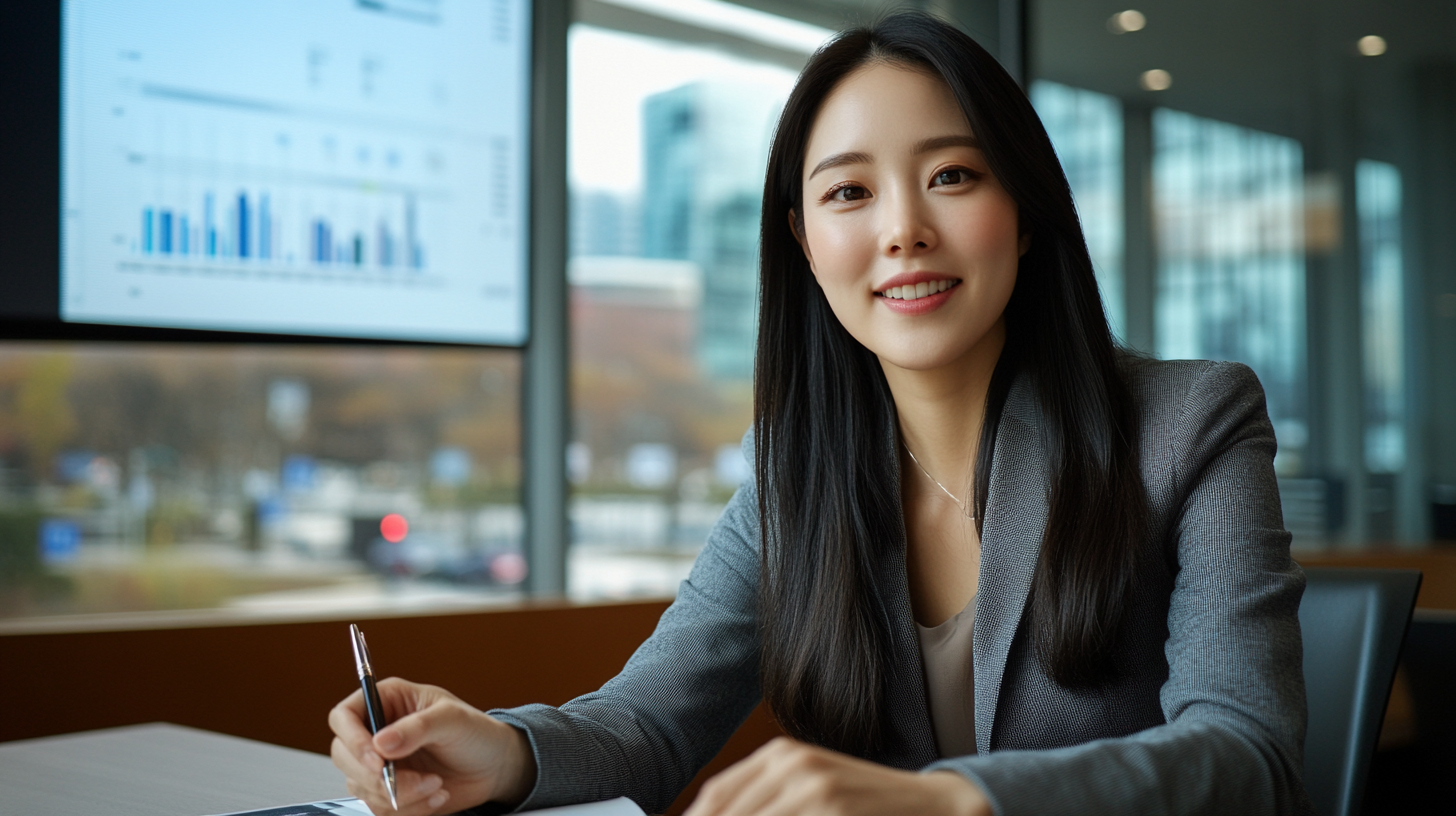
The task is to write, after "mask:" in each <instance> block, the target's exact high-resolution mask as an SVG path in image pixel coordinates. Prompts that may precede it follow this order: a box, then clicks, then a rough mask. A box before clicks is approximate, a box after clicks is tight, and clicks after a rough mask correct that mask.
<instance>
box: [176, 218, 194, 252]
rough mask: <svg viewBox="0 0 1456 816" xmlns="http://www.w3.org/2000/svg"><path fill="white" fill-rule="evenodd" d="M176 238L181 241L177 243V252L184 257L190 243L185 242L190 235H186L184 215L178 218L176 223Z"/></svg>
mask: <svg viewBox="0 0 1456 816" xmlns="http://www.w3.org/2000/svg"><path fill="white" fill-rule="evenodd" d="M177 237H178V238H180V239H181V240H179V241H178V242H177V245H178V248H177V251H178V252H179V253H180V254H182V255H186V254H187V250H188V249H190V248H191V247H190V246H189V243H190V242H189V241H188V240H187V239H188V238H190V237H191V235H190V234H189V233H188V230H187V216H185V215H184V216H182V217H180V218H179V219H178V221H177Z"/></svg>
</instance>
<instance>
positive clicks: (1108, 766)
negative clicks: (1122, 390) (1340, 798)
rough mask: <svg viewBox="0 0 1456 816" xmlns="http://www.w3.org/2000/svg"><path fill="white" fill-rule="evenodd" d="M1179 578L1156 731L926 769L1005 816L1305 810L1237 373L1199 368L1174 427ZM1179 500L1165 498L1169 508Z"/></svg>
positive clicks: (1258, 426)
mask: <svg viewBox="0 0 1456 816" xmlns="http://www.w3.org/2000/svg"><path fill="white" fill-rule="evenodd" d="M1174 438H1175V442H1174V445H1175V448H1174V450H1173V455H1174V460H1173V461H1174V463H1175V464H1174V468H1175V482H1174V484H1175V490H1177V491H1179V493H1181V495H1182V496H1183V502H1182V507H1181V514H1179V512H1178V509H1177V508H1175V509H1174V515H1173V521H1172V522H1170V528H1169V529H1171V530H1172V535H1173V536H1175V537H1176V538H1175V540H1174V541H1173V542H1170V546H1172V545H1175V546H1176V550H1175V552H1176V557H1177V564H1178V573H1177V577H1176V580H1175V583H1174V589H1173V593H1172V597H1171V604H1170V607H1169V611H1168V640H1167V642H1166V645H1165V648H1164V653H1165V655H1166V657H1167V661H1168V679H1167V681H1166V682H1165V683H1164V685H1163V686H1162V689H1161V693H1160V702H1161V706H1162V709H1163V714H1164V717H1165V719H1166V724H1165V725H1160V726H1156V727H1153V728H1149V729H1147V730H1144V731H1141V732H1138V733H1136V734H1132V735H1129V736H1126V737H1119V738H1112V739H1105V740H1098V741H1095V742H1091V743H1086V744H1082V745H1076V746H1071V747H1066V748H1059V749H1053V750H1047V751H1001V752H992V753H990V754H985V755H979V756H971V757H959V758H953V759H947V760H943V761H940V762H936V763H934V764H932V765H930V766H927V768H926V769H925V770H927V771H931V770H950V771H954V772H957V773H960V774H963V775H965V776H966V777H968V778H970V779H971V780H972V781H974V782H976V783H977V784H978V785H980V787H981V788H982V790H984V791H985V792H986V794H987V795H988V796H989V797H990V799H991V800H992V803H993V805H994V807H995V811H996V813H998V814H1001V815H1002V816H1014V815H1015V814H1023V813H1025V814H1031V813H1139V814H1202V813H1207V814H1219V813H1246V814H1257V813H1270V814H1274V813H1281V814H1282V813H1307V812H1309V811H1310V805H1309V800H1308V797H1307V796H1306V794H1305V792H1304V785H1303V781H1302V767H1303V753H1304V730H1305V720H1306V711H1305V697H1304V674H1303V648H1302V644H1301V640H1300V632H1299V616H1298V613H1299V601H1300V597H1301V596H1302V595H1303V592H1304V573H1303V572H1302V571H1301V570H1300V568H1299V567H1298V565H1297V564H1295V563H1294V562H1293V561H1292V560H1291V558H1290V555H1289V540H1290V536H1289V533H1288V532H1286V531H1285V530H1284V523H1283V517H1282V513H1281V510H1280V505H1279V488H1278V484H1277V483H1276V481H1275V478H1274V469H1273V458H1274V449H1275V441H1274V432H1273V428H1272V426H1271V425H1270V423H1269V419H1268V415H1267V412H1266V409H1265V405H1264V393H1263V389H1262V388H1261V387H1260V385H1259V381H1258V379H1257V378H1256V377H1255V376H1254V373H1253V372H1252V371H1251V370H1249V369H1248V368H1247V367H1245V366H1243V365H1239V364H1232V363H1219V364H1213V365H1210V366H1209V367H1208V368H1207V369H1205V370H1204V371H1203V372H1202V374H1201V376H1199V377H1198V378H1197V379H1196V381H1195V382H1194V384H1193V385H1192V387H1191V388H1190V390H1189V393H1188V394H1187V397H1186V400H1185V401H1184V404H1183V407H1182V409H1181V413H1180V416H1179V420H1178V423H1177V425H1176V426H1175V427H1174ZM1179 493H1175V494H1174V495H1175V496H1176V495H1179Z"/></svg>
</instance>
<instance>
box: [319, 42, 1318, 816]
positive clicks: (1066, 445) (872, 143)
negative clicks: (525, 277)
mask: <svg viewBox="0 0 1456 816" xmlns="http://www.w3.org/2000/svg"><path fill="white" fill-rule="evenodd" d="M762 259H763V260H762V281H761V283H762V287H761V291H762V303H761V326H760V332H759V345H758V360H757V368H756V372H757V373H756V379H755V405H754V412H755V425H754V430H753V432H752V434H751V438H746V439H745V445H746V447H747V448H748V451H747V452H748V453H749V455H751V456H752V461H754V463H755V468H756V478H755V479H754V481H753V483H751V484H747V485H745V486H744V487H743V488H742V489H741V490H740V491H739V492H738V494H737V495H736V496H735V497H734V499H733V501H732V502H731V503H730V504H729V506H728V508H727V510H726V511H725V512H724V515H723V518H722V520H721V521H720V522H719V524H718V526H717V527H716V528H715V530H714V532H713V534H712V536H711V537H710V540H709V542H708V544H707V546H706V547H705V548H704V550H703V553H702V555H701V556H700V557H699V559H698V562H697V564H696V565H695V566H694V568H693V572H692V576H691V577H690V578H689V580H688V581H687V582H685V583H684V584H683V586H682V588H681V590H680V592H679V595H678V598H677V601H676V602H675V603H674V604H673V606H672V607H671V608H670V609H669V610H668V611H667V612H666V613H665V614H664V616H663V618H662V620H661V622H660V623H659V625H658V628H657V631H656V632H655V633H654V634H653V636H652V638H651V639H649V640H648V641H647V642H646V643H645V644H644V645H643V646H642V647H641V649H639V650H638V652H637V654H636V655H634V656H633V658H632V660H631V661H630V662H629V663H628V665H627V667H626V668H625V669H624V670H623V672H622V674H621V675H619V676H618V677H617V678H615V679H614V680H612V681H611V682H609V683H608V684H607V685H606V686H604V687H603V688H602V689H601V690H600V691H597V692H595V693H592V694H588V695H586V696H584V697H581V698H579V699H577V700H574V701H572V702H571V703H568V704H567V705H565V706H562V707H561V708H559V709H557V708H550V707H547V706H525V707H522V708H517V709H511V710H507V711H493V712H490V713H489V714H485V713H481V712H479V711H477V710H475V709H472V708H470V707H469V706H467V705H465V704H464V703H462V702H460V701H459V700H457V699H455V698H453V697H451V696H450V695H449V694H448V693H447V692H444V691H442V690H440V689H435V688H432V687H428V686H418V685H415V684H411V683H407V682H405V681H401V680H390V681H386V682H385V683H383V684H381V693H382V694H383V695H384V696H385V706H386V708H387V709H388V710H389V713H390V716H391V719H393V720H394V724H393V725H391V726H390V727H389V728H386V729H384V730H382V731H381V732H380V733H379V735H377V736H376V737H375V738H374V739H373V740H372V741H371V740H370V737H369V734H368V733H367V731H365V730H364V728H363V726H362V724H361V721H360V717H361V714H362V705H361V703H360V701H359V695H358V694H355V695H354V696H353V697H351V698H349V699H348V700H345V701H344V702H343V703H340V705H339V706H338V707H337V708H336V709H335V710H334V711H333V712H332V714H331V716H330V722H331V724H332V726H333V728H334V730H335V732H336V734H337V735H338V738H337V739H336V740H335V741H334V750H333V754H334V759H335V762H336V764H338V765H339V767H340V768H341V769H342V770H344V772H345V773H346V774H347V775H348V777H349V784H350V789H351V790H352V791H353V792H354V793H355V794H356V795H358V796H360V797H362V798H364V799H366V800H367V801H368V802H369V804H370V805H371V806H372V807H374V808H375V810H376V812H388V804H387V800H386V799H384V798H383V791H382V789H381V786H380V784H379V769H380V767H381V762H382V759H381V757H388V758H393V759H403V760H404V762H403V766H404V768H405V770H402V771H401V772H400V783H401V791H400V802H401V812H403V813H408V814H415V813H434V812H450V811H454V810H459V809H461V808H463V807H467V806H471V805H475V804H479V803H481V802H485V801H495V802H503V803H507V804H510V805H517V804H524V805H525V806H527V807H532V808H534V807H543V806H548V805H555V804H564V803H568V802H577V801H589V800H594V799H602V798H608V797H612V796H619V795H627V796H631V797H632V798H634V799H636V800H637V801H638V803H639V804H641V805H642V806H643V807H644V808H646V809H647V810H648V811H653V810H661V809H663V808H665V807H666V806H667V805H668V804H669V803H670V802H671V801H672V800H673V798H674V797H675V796H676V795H677V793H678V792H679V791H680V790H681V789H682V788H683V787H684V786H685V785H686V784H687V783H688V782H689V781H690V780H691V779H692V777H693V775H694V774H695V773H696V772H697V771H698V769H699V768H701V767H702V766H703V765H704V764H705V763H706V762H707V761H708V760H709V759H711V758H712V757H713V756H714V754H715V753H716V752H717V751H718V749H719V748H720V747H721V746H722V744H723V743H724V741H725V740H726V739H727V738H728V737H729V736H730V735H731V734H732V732H733V731H734V729H735V728H736V727H737V726H738V725H739V723H741V722H742V721H743V719H744V718H745V717H746V716H747V715H748V713H749V711H750V710H751V709H752V708H753V707H754V705H755V704H757V702H758V701H759V700H760V699H765V700H767V702H768V703H769V705H770V707H771V709H772V710H773V712H774V714H775V716H776V717H777V718H778V720H779V722H780V723H781V724H782V725H783V726H784V728H785V729H786V731H788V733H789V734H791V735H792V736H793V737H794V739H785V740H780V741H777V742H775V743H772V744H770V745H769V746H767V747H765V748H763V749H761V750H760V751H759V752H758V753H756V754H755V755H753V756H752V757H750V758H748V759H746V760H744V761H743V762H741V763H739V764H738V765H736V766H734V767H733V768H730V769H729V770H728V771H726V772H724V773H723V774H721V775H720V776H718V777H716V778H715V779H713V780H711V781H710V782H709V783H708V784H707V785H706V786H705V787H704V789H703V792H702V794H701V795H700V796H699V797H698V800H697V802H695V804H694V806H693V809H692V810H691V811H690V813H691V814H693V816H714V815H720V814H721V815H725V816H726V814H750V813H752V814H811V813H836V814H848V813H865V814H871V813H873V814H884V813H926V814H939V813H943V814H982V813H993V812H994V813H1000V814H1012V813H1023V812H1024V813H1070V812H1096V813H1103V812H1106V813H1162V812H1168V813H1194V812H1210V813H1229V812H1239V813H1256V812H1281V813H1283V812H1301V811H1305V810H1307V809H1308V804H1307V800H1306V798H1305V795H1304V791H1303V786H1302V783H1301V781H1300V767H1301V762H1302V759H1301V755H1302V747H1303V738H1304V720H1305V713H1304V712H1305V708H1304V687H1303V678H1302V674H1301V647H1300V636H1299V624H1298V619H1297V609H1298V604H1299V599H1300V595H1301V593H1302V591H1303V576H1302V574H1301V572H1300V571H1299V569H1298V567H1297V566H1296V565H1295V564H1294V563H1293V562H1292V561H1291V560H1290V558H1289V551H1288V543H1289V536H1288V533H1286V532H1285V531H1284V529H1283V524H1282V521H1281V518H1280V511H1279V503H1278V493H1277V488H1276V485H1275V481H1274V474H1273V468H1272V460H1273V455H1274V447H1275V443H1274V436H1273V432H1272V430H1271V428H1270V424H1269V421H1268V418H1267V415H1266V411H1265V408H1264V398H1263V393H1262V391H1261V389H1260V387H1259V384H1258V381H1257V380H1256V379H1255V377H1254V376H1253V374H1252V373H1251V372H1250V371H1249V370H1248V369H1247V368H1244V367H1243V366H1239V365H1236V364H1217V363H1206V362H1178V363H1157V362H1152V361H1146V360H1142V359H1138V358H1135V357H1132V356H1130V355H1126V354H1122V353H1119V352H1118V351H1117V350H1116V349H1115V347H1114V345H1113V342H1112V339H1111V336H1110V334H1109V332H1108V329H1107V322H1106V319H1105V316H1104V313H1103V310H1102V304H1101V301H1100V300H1099V297H1098V293H1097V287H1096V282H1095V280H1094V277H1093V273H1092V266H1091V262H1090V260H1089V259H1088V256H1087V250H1086V247H1085V243H1084V241H1083V239H1082V234H1081V230H1080V227H1079V225H1078V222H1077V218H1076V213H1075V210H1074V208H1073V204H1072V199H1071V195H1070V192H1069V190H1068V188H1067V185H1066V181H1065V179H1064V177H1063V175H1062V173H1061V169H1060V166H1059V165H1058V163H1057V160H1056V157H1055V154H1054V153H1053V150H1052V147H1051V144H1050V142H1049V140H1048V139H1047V136H1046V134H1045V132H1044V131H1043V129H1042V127H1041V125H1040V122H1039V120H1038V119H1037V117H1036V115H1035V113H1034V112H1033V110H1032V108H1031V106H1030V104H1029V103H1028V101H1027V99H1026V97H1025V95H1024V94H1023V93H1022V92H1021V91H1020V89H1019V88H1017V86H1016V85H1015V83H1014V82H1013V81H1012V80H1011V79H1010V77H1009V76H1008V75H1007V74H1006V73H1005V72H1004V71H1003V70H1002V69H1001V68H1000V67H999V66H998V65H997V64H996V62H995V61H994V60H993V59H992V58H991V57H990V56H989V55H988V54H987V53H986V52H985V51H983V50H982V49H981V48H979V47H978V46H977V45H976V44H975V43H974V42H972V41H971V40H970V39H969V38H967V37H966V36H965V35H963V34H961V33H959V32H958V31H956V30H955V29H953V28H952V27H950V26H948V25H945V24H943V23H940V22H938V21H936V20H934V19H933V18H930V17H927V16H924V15H918V14H908V15H907V14H902V15H897V16H894V17H891V18H888V19H886V20H885V21H883V22H881V23H879V24H877V25H875V26H873V27H871V28H868V29H859V30H855V31H850V32H848V33H845V34H843V35H841V36H840V37H839V38H837V39H836V40H835V41H834V42H833V43H831V44H829V45H828V46H826V47H825V48H824V49H822V50H821V51H820V52H819V53H818V54H816V55H815V56H814V57H813V58H812V59H811V60H810V63H809V65H808V66H807V67H806V68H805V70H804V73H803V75H802V76H801V77H800V79H799V83H798V85H797V86H796V88H795V90H794V92H793V94H792V95H791V96H790V98H789V101H788V103H787V105H786V107H785V110H784V113H783V116H782V119H781V120H780V123H779V128H778V131H777V136H776V138H775V141H774V146H773V151H772V154H771V157H770V160H769V169H768V179H767V183H766V185H765V193H764V208H763V229H762ZM406 757H408V759H405V758H406Z"/></svg>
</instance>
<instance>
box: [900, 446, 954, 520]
mask: <svg viewBox="0 0 1456 816" xmlns="http://www.w3.org/2000/svg"><path fill="white" fill-rule="evenodd" d="M900 445H901V446H902V447H904V448H905V452H906V453H908V454H910V461H912V462H914V463H915V467H918V468H920V472H921V473H924V474H925V478H927V479H929V480H930V481H932V482H935V486H936V487H938V488H940V489H941V491H942V492H943V493H945V495H947V496H950V500H951V501H953V502H955V503H956V507H959V508H960V509H961V513H963V514H965V515H970V514H969V513H966V503H965V502H963V501H961V500H960V499H957V498H956V497H955V494H954V493H952V492H950V491H949V490H946V489H945V485H943V484H941V483H940V480H939V479H937V478H935V477H934V476H931V475H930V471H928V470H926V469H925V465H922V464H920V460H919V459H916V458H915V451H912V450H910V446H909V445H907V444H905V442H904V441H903V440H902V441H901V442H900Z"/></svg>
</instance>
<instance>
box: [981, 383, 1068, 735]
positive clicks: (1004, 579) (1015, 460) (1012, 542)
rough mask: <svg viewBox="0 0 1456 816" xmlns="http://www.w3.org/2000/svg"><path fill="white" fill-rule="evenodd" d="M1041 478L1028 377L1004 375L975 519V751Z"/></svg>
mask: <svg viewBox="0 0 1456 816" xmlns="http://www.w3.org/2000/svg"><path fill="white" fill-rule="evenodd" d="M1049 485H1050V480H1049V478H1048V474H1047V470H1046V446H1045V440H1044V438H1043V434H1042V425H1041V421H1040V411H1039V409H1038V408H1037V405H1036V401H1035V394H1034V393H1033V389H1032V387H1031V383H1030V380H1029V378H1028V377H1026V376H1025V375H1023V376H1019V377H1017V378H1016V380H1015V381H1014V382H1013V383H1012V386H1011V392H1010V393H1009V394H1008V395H1007V398H1006V406H1005V408H1004V409H1003V410H1002V412H1001V424H1000V427H998V428H997V431H996V450H995V451H994V453H993V455H992V459H991V484H990V490H989V492H988V494H987V496H986V518H985V521H984V523H983V524H982V527H981V577H980V584H979V588H978V590H977V594H976V625H975V631H974V633H973V634H972V636H971V637H972V648H973V650H974V653H975V658H974V659H975V683H976V751H977V753H981V754H985V753H989V752H990V751H991V736H992V728H993V727H994V725H995V721H996V705H997V701H998V700H999V699H1000V696H1001V681H1002V677H1003V675H1004V674H1005V671H1006V659H1007V657H1008V655H1009V654H1010V652H1011V643H1012V640H1013V639H1015V637H1016V630H1017V627H1018V626H1019V625H1020V623H1021V616H1022V613H1023V611H1024V609H1025V606H1026V600H1027V596H1028V595H1029V594H1030V593H1031V581H1032V577H1033V575H1034V574H1035V573H1036V562H1037V557H1038V555H1039V554H1040V552H1041V538H1042V533H1043V532H1044V530H1045V529H1046V520H1047V490H1048V487H1049Z"/></svg>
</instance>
